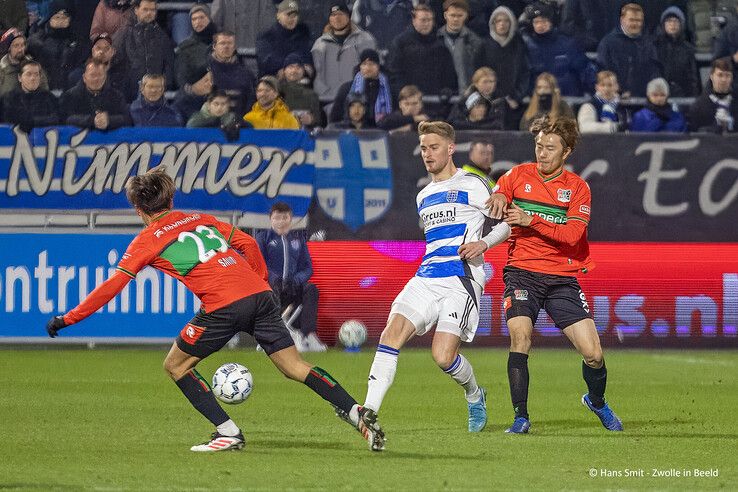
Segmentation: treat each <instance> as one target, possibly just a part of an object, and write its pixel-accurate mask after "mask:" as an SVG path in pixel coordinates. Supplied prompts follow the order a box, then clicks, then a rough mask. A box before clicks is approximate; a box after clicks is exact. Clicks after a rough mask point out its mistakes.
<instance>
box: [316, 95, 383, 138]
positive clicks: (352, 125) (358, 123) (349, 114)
mask: <svg viewBox="0 0 738 492" xmlns="http://www.w3.org/2000/svg"><path fill="white" fill-rule="evenodd" d="M366 113H367V103H366V96H365V95H364V94H356V93H349V94H348V95H347V96H346V112H345V114H344V117H343V119H342V120H340V121H335V122H333V123H331V124H329V125H328V127H327V128H328V129H329V130H365V129H367V128H375V126H374V121H373V120H371V119H369V118H367V117H366Z"/></svg>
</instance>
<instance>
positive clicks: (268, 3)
mask: <svg viewBox="0 0 738 492" xmlns="http://www.w3.org/2000/svg"><path fill="white" fill-rule="evenodd" d="M277 3H278V2H273V1H272V0H250V1H245V0H213V4H212V7H211V10H212V12H213V17H212V19H213V22H215V25H216V26H218V28H219V29H220V30H221V31H228V32H232V33H234V35H235V43H236V46H238V48H240V49H247V50H253V49H254V47H255V46H256V37H257V36H258V35H259V33H260V32H262V31H264V30H265V29H268V28H269V26H271V25H272V23H273V22H274V14H275V13H276V12H277V10H276V4H277Z"/></svg>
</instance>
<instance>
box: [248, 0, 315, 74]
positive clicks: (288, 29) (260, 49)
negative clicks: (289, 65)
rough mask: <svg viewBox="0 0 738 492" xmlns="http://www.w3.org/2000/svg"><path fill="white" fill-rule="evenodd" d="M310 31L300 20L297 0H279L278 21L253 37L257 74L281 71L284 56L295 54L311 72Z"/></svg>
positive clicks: (306, 69)
mask: <svg viewBox="0 0 738 492" xmlns="http://www.w3.org/2000/svg"><path fill="white" fill-rule="evenodd" d="M310 41H311V39H310V31H309V30H308V27H307V26H306V25H305V24H303V23H302V22H300V11H299V7H298V5H297V0H282V1H281V2H280V3H279V5H278V6H277V22H275V23H274V25H272V27H270V28H269V29H268V30H266V31H264V32H262V33H261V34H259V37H258V38H256V62H257V65H258V66H259V76H260V77H261V76H264V75H275V76H279V75H281V74H280V73H279V72H280V71H281V70H282V67H283V66H284V59H285V58H286V57H287V55H289V54H296V55H297V56H299V57H300V60H301V61H302V63H303V64H304V66H305V71H306V72H307V73H308V75H310V76H312V74H313V58H312V56H311V55H310Z"/></svg>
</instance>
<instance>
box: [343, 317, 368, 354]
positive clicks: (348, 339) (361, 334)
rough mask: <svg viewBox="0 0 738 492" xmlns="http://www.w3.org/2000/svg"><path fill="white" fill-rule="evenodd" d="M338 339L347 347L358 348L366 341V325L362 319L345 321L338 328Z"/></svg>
mask: <svg viewBox="0 0 738 492" xmlns="http://www.w3.org/2000/svg"><path fill="white" fill-rule="evenodd" d="M338 339H339V340H340V341H341V343H342V344H343V346H344V347H346V348H347V349H358V348H359V347H361V345H362V344H363V343H364V342H366V326H364V323H362V322H361V321H357V320H355V319H350V320H348V321H344V322H343V324H342V325H341V329H340V330H338Z"/></svg>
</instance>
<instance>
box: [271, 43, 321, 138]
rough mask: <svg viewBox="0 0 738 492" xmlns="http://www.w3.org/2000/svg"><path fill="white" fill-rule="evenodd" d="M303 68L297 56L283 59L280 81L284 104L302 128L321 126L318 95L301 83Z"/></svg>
mask: <svg viewBox="0 0 738 492" xmlns="http://www.w3.org/2000/svg"><path fill="white" fill-rule="evenodd" d="M304 67H305V65H304V64H303V63H302V60H301V59H300V57H299V55H297V54H295V53H292V54H290V55H287V58H285V59H284V68H283V69H282V78H281V80H280V87H281V89H282V93H283V94H284V102H285V104H287V107H288V108H290V110H292V114H293V115H295V118H297V121H299V122H300V124H301V125H302V126H303V127H305V128H313V127H315V126H322V122H323V110H322V109H321V107H320V100H319V99H318V95H317V94H316V93H315V91H314V90H312V89H311V88H310V87H308V86H307V85H305V84H303V83H302V80H303V79H304V78H305V68H304Z"/></svg>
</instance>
